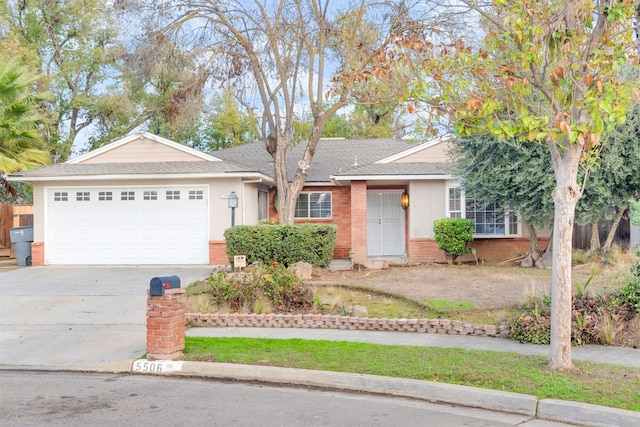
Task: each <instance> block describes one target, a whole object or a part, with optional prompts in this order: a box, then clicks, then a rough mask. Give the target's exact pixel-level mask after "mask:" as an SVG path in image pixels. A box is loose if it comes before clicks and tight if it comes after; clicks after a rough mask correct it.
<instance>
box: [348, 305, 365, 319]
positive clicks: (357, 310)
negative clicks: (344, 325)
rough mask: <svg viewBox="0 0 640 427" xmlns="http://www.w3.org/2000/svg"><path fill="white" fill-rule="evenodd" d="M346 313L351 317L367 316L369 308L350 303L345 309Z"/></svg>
mask: <svg viewBox="0 0 640 427" xmlns="http://www.w3.org/2000/svg"><path fill="white" fill-rule="evenodd" d="M346 312H347V315H349V316H353V317H369V310H367V307H364V306H362V305H350V306H348V307H347V309H346Z"/></svg>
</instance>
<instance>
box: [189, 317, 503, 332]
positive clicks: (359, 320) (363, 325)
mask: <svg viewBox="0 0 640 427" xmlns="http://www.w3.org/2000/svg"><path fill="white" fill-rule="evenodd" d="M185 318H186V322H187V324H190V325H191V326H196V327H227V328H228V327H232V328H238V327H249V328H306V329H342V330H358V331H392V332H417V333H429V334H447V335H474V336H485V337H505V336H506V335H507V334H508V328H506V329H503V328H500V329H498V328H496V326H495V325H473V324H470V323H466V322H462V321H459V320H449V319H387V318H377V317H351V316H338V315H331V314H242V313H213V314H204V313H186V314H185Z"/></svg>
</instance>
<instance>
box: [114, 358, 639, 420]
mask: <svg viewBox="0 0 640 427" xmlns="http://www.w3.org/2000/svg"><path fill="white" fill-rule="evenodd" d="M120 366H122V365H120ZM130 367H131V369H130V372H131V373H132V374H143V375H164V376H185V377H206V378H217V379H222V380H236V381H258V382H263V383H272V384H282V385H285V384H286V385H301V386H309V387H317V388H324V389H335V390H346V391H353V392H361V393H372V394H381V395H390V396H396V397H406V398H411V399H419V400H424V401H427V402H431V403H446V404H454V405H461V406H466V407H470V408H478V409H485V410H490V411H500V412H506V413H511V414H517V415H526V416H530V417H532V418H537V419H540V420H546V421H554V422H563V423H570V424H576V423H578V424H580V425H585V426H593V427H605V426H607V427H610V426H620V427H627V426H628V427H635V426H638V425H640V412H635V411H629V410H624V409H615V408H609V407H605V406H598V405H591V404H588V403H582V402H569V401H563V400H556V399H540V400H539V399H538V398H537V397H535V396H531V395H527V394H520V393H512V392H504V391H498V390H490V389H481V388H474V387H468V386H463V385H454V384H444V383H437V382H430V381H421V380H411V379H402V378H392V377H383V376H377V375H367V374H353V373H342V372H331V371H316V370H307V369H293V368H277V367H273V366H258V365H240V364H231V363H212V362H185V361H171V360H146V359H138V360H135V361H133V362H132V363H131V365H130Z"/></svg>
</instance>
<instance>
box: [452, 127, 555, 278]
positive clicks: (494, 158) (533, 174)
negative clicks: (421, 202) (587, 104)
mask: <svg viewBox="0 0 640 427" xmlns="http://www.w3.org/2000/svg"><path fill="white" fill-rule="evenodd" d="M451 146H452V149H451V153H450V154H451V156H452V158H453V159H454V161H455V163H456V170H457V174H458V175H459V176H460V177H461V179H462V185H463V187H464V190H465V193H466V194H467V197H472V198H475V199H478V200H483V201H485V202H487V203H496V204H498V205H499V206H503V207H504V208H505V209H506V208H511V209H513V210H514V211H516V212H517V214H518V216H519V218H520V219H521V220H523V221H524V222H525V224H527V225H528V226H529V229H530V236H531V237H530V239H531V244H530V250H529V254H528V256H527V257H526V258H525V260H524V261H523V265H525V266H532V265H535V263H536V262H537V261H538V260H539V259H540V256H541V251H540V248H539V247H538V238H537V234H536V231H535V230H536V228H538V229H539V228H542V227H548V226H549V225H550V223H551V220H552V218H553V200H552V198H551V192H552V190H553V187H554V185H555V181H554V178H553V170H552V166H551V162H550V156H549V152H548V150H547V149H546V148H545V147H544V146H543V145H542V144H523V143H522V141H518V140H517V139H515V138H512V139H509V140H499V139H496V138H494V137H492V136H490V135H479V136H472V137H461V138H454V139H453V140H452V143H451Z"/></svg>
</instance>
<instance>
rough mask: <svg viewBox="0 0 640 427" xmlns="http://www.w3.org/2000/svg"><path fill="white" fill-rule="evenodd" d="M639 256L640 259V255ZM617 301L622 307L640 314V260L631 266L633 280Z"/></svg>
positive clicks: (620, 293)
mask: <svg viewBox="0 0 640 427" xmlns="http://www.w3.org/2000/svg"><path fill="white" fill-rule="evenodd" d="M638 256H639V257H640V253H639V254H638ZM617 300H618V302H619V303H620V304H621V305H626V306H627V307H628V308H629V309H631V310H635V311H636V312H638V313H640V258H637V259H636V262H635V263H634V264H633V265H632V266H631V279H629V281H628V282H627V285H626V286H625V287H624V288H622V289H621V290H620V292H619V293H618V295H617Z"/></svg>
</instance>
